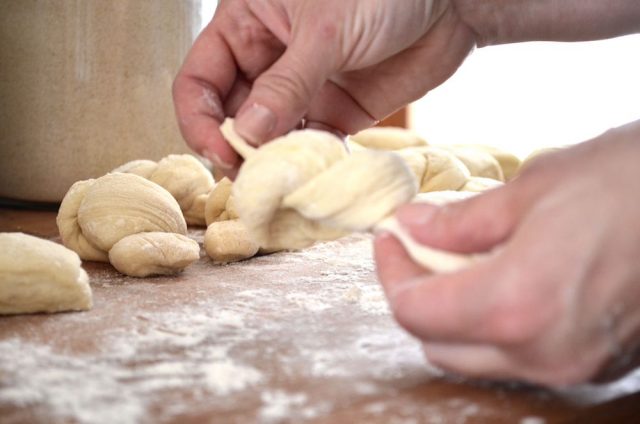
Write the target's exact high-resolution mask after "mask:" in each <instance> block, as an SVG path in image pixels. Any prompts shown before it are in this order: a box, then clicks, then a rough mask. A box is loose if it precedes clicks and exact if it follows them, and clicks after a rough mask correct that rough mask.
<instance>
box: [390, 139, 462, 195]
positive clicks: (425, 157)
mask: <svg viewBox="0 0 640 424" xmlns="http://www.w3.org/2000/svg"><path fill="white" fill-rule="evenodd" d="M394 153H396V154H398V155H399V156H400V157H401V158H402V159H403V160H404V161H405V162H406V163H407V165H408V166H409V168H411V170H412V171H413V173H414V175H415V176H416V179H417V181H418V185H419V186H420V192H421V193H424V192H428V191H441V190H459V189H461V188H462V187H463V186H464V185H465V184H466V183H467V181H469V178H470V177H471V173H470V172H469V169H467V167H466V165H465V164H464V163H462V161H461V160H460V159H458V158H457V157H456V156H454V155H453V154H452V153H450V152H448V151H446V150H444V149H440V148H437V147H419V148H408V149H401V150H397V151H395V152H394Z"/></svg>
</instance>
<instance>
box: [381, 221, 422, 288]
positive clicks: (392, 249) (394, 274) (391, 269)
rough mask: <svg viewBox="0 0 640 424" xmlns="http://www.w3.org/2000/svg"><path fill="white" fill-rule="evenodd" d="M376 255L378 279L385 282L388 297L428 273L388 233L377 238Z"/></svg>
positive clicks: (384, 286) (383, 285)
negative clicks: (400, 287) (399, 287)
mask: <svg viewBox="0 0 640 424" xmlns="http://www.w3.org/2000/svg"><path fill="white" fill-rule="evenodd" d="M374 255H375V262H376V271H377V273H378V279H379V280H380V281H381V282H383V284H382V287H383V289H384V290H385V293H386V295H387V297H392V296H393V294H394V293H395V291H396V290H398V286H402V285H404V284H410V282H411V281H412V280H413V279H414V278H417V277H419V276H422V275H424V274H425V272H426V271H425V269H424V268H422V267H421V266H419V265H417V264H416V263H415V262H413V261H412V260H411V258H410V257H409V256H408V255H407V253H406V251H405V250H404V247H403V246H402V244H401V243H400V241H398V239H396V238H395V237H394V236H393V235H392V234H391V233H388V232H383V233H380V234H378V235H377V236H376V238H375V241H374Z"/></svg>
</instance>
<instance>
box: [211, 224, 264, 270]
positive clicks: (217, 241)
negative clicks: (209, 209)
mask: <svg viewBox="0 0 640 424" xmlns="http://www.w3.org/2000/svg"><path fill="white" fill-rule="evenodd" d="M204 248H205V250H206V251H207V254H208V255H209V257H210V258H211V259H213V261H214V262H216V263H228V262H236V261H241V260H243V259H248V258H250V257H252V256H254V255H255V254H256V253H258V250H259V248H260V246H258V244H257V243H255V242H254V241H253V240H252V239H251V237H250V236H249V233H248V232H247V229H246V227H245V226H244V225H243V224H242V223H241V222H240V220H238V219H232V220H226V221H216V222H213V223H212V224H210V225H209V227H208V228H207V232H206V233H205V235H204Z"/></svg>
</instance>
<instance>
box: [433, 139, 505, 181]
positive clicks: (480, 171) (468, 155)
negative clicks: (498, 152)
mask: <svg viewBox="0 0 640 424" xmlns="http://www.w3.org/2000/svg"><path fill="white" fill-rule="evenodd" d="M440 147H441V148H442V149H445V150H448V151H449V152H451V153H453V154H454V155H455V156H456V157H457V158H458V159H460V160H461V161H462V163H464V164H465V166H466V167H467V169H469V172H470V173H471V176H474V177H485V178H493V179H494V180H498V181H504V174H503V173H502V168H500V164H499V163H498V161H497V160H496V159H495V158H494V157H493V156H491V155H490V154H489V153H487V152H484V151H482V150H480V149H476V148H472V147H461V146H440Z"/></svg>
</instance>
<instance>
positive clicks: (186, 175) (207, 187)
mask: <svg viewBox="0 0 640 424" xmlns="http://www.w3.org/2000/svg"><path fill="white" fill-rule="evenodd" d="M112 172H124V173H131V174H136V175H139V176H141V177H143V178H146V179H148V180H149V181H153V182H154V183H156V184H158V185H160V186H161V187H163V188H164V189H166V190H167V191H168V192H169V193H171V195H172V196H173V197H174V198H175V199H176V200H177V201H178V204H179V205H180V209H181V210H182V212H183V213H184V217H185V219H186V221H187V223H188V224H192V225H205V218H204V209H205V203H206V200H207V197H208V196H209V192H210V191H211V189H212V188H213V184H214V183H213V177H212V175H211V172H209V170H208V169H207V168H206V167H205V166H204V165H203V164H202V163H201V162H200V161H199V160H198V159H196V158H195V157H193V156H192V155H188V154H184V155H169V156H167V157H165V158H163V159H162V160H160V161H159V162H158V163H156V162H153V161H150V160H135V161H132V162H128V163H125V164H124V165H122V166H120V167H118V168H116V169H114V170H113V171H112Z"/></svg>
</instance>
